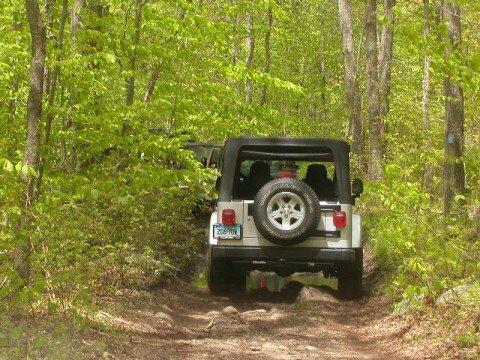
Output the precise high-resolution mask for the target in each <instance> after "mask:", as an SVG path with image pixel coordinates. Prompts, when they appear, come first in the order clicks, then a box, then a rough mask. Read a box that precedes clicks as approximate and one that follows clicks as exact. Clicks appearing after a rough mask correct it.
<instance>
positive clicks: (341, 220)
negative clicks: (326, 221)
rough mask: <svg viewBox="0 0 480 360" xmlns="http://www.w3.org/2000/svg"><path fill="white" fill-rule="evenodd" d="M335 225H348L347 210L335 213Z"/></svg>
mask: <svg viewBox="0 0 480 360" xmlns="http://www.w3.org/2000/svg"><path fill="white" fill-rule="evenodd" d="M333 225H335V227H337V228H344V227H345V226H347V214H346V213H345V211H335V212H334V213H333Z"/></svg>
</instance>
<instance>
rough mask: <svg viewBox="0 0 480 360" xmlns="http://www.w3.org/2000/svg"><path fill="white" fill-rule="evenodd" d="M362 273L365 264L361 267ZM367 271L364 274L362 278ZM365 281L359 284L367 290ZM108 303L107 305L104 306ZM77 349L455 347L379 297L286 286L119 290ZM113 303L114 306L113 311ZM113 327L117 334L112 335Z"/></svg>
mask: <svg viewBox="0 0 480 360" xmlns="http://www.w3.org/2000/svg"><path fill="white" fill-rule="evenodd" d="M367 267H368V264H367ZM369 271H370V270H369V269H367V274H368V272H369ZM369 281H371V279H366V282H367V285H368V282H369ZM109 304H110V305H109ZM105 305H106V307H107V308H111V309H115V308H117V309H118V311H115V310H113V311H112V312H107V311H105V312H99V313H97V315H96V317H95V318H96V321H97V322H100V323H103V324H105V325H106V328H107V329H109V330H96V331H88V332H87V333H85V334H84V335H85V338H84V340H82V341H83V344H85V345H87V346H88V345H89V344H91V343H93V342H99V341H100V342H101V343H103V344H105V346H104V348H103V349H102V351H101V352H99V351H97V352H95V353H91V355H90V356H92V357H103V358H112V359H114V358H115V359H229V358H234V359H452V358H462V359H463V358H472V359H473V358H478V357H477V356H479V353H478V349H476V350H475V349H469V350H468V351H466V350H462V349H459V348H458V347H457V346H456V345H455V343H453V342H452V341H448V340H445V339H446V338H447V337H446V336H445V334H444V333H443V332H442V331H443V330H442V329H441V327H438V326H435V324H433V323H431V320H428V319H429V318H428V317H424V316H423V317H420V316H419V315H415V314H411V315H408V316H404V315H392V311H391V310H392V308H391V303H390V302H389V300H388V298H387V297H386V296H385V295H381V294H378V293H377V294H374V295H372V294H366V296H365V297H364V298H363V299H362V300H359V301H341V300H339V299H338V297H337V296H336V292H335V291H334V290H332V289H330V288H327V287H314V286H302V285H301V284H299V283H297V282H293V283H290V284H288V286H286V288H284V290H282V291H281V292H279V293H270V292H268V291H267V290H266V289H260V290H256V291H253V292H251V293H250V294H248V295H246V296H243V297H239V296H234V297H231V298H228V297H214V296H211V295H210V294H208V292H207V291H206V289H200V288H195V287H192V286H191V285H189V284H185V283H179V284H176V285H175V286H172V287H170V288H167V289H159V290H156V291H152V292H136V291H119V292H118V293H117V294H116V296H115V297H114V298H110V299H109V300H108V301H106V303H105ZM112 305H113V306H112ZM111 329H117V330H118V331H112V330H111Z"/></svg>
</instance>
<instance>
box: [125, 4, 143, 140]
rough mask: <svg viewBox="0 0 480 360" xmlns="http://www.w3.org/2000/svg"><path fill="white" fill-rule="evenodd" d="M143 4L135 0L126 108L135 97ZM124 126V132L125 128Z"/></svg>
mask: <svg viewBox="0 0 480 360" xmlns="http://www.w3.org/2000/svg"><path fill="white" fill-rule="evenodd" d="M144 4H145V2H144V0H135V19H134V30H133V35H132V46H133V49H132V51H131V54H130V66H129V71H130V75H129V76H128V77H127V79H126V94H125V103H126V105H127V106H131V105H132V104H133V99H134V97H135V71H136V67H137V48H138V45H139V44H140V28H141V25H142V7H143V5H144ZM126 126H127V125H126V124H124V132H125V130H126V129H125V127H126Z"/></svg>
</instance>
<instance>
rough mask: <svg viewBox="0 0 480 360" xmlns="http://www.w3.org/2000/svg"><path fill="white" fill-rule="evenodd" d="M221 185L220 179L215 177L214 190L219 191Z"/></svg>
mask: <svg viewBox="0 0 480 360" xmlns="http://www.w3.org/2000/svg"><path fill="white" fill-rule="evenodd" d="M221 183H222V177H221V176H219V177H217V180H216V181H215V189H217V191H220V184H221Z"/></svg>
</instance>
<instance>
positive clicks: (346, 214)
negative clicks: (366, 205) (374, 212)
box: [207, 138, 363, 299]
mask: <svg viewBox="0 0 480 360" xmlns="http://www.w3.org/2000/svg"><path fill="white" fill-rule="evenodd" d="M349 150H350V148H349V145H348V144H347V143H346V142H344V141H340V140H328V139H300V138H235V139H229V140H227V141H226V143H225V146H224V148H223V150H222V156H221V159H220V161H219V164H218V165H219V169H220V170H221V176H220V177H219V178H218V180H217V190H218V191H219V197H218V202H217V206H216V210H215V211H214V212H213V213H212V215H211V218H210V229H209V250H208V254H207V256H208V259H207V279H208V287H209V289H210V291H211V293H213V294H219V295H220V294H226V293H227V292H229V291H237V292H239V291H240V292H241V291H244V290H245V285H246V275H247V274H248V272H250V271H252V270H260V271H272V272H275V273H277V274H278V275H279V276H289V275H291V274H293V273H296V272H320V271H321V272H322V273H323V275H324V276H326V277H333V276H334V277H337V278H338V293H339V295H340V297H342V298H345V299H353V298H358V297H359V296H360V295H361V290H362V267H363V249H362V234H361V223H360V216H359V215H357V214H353V212H352V207H353V205H354V203H355V198H357V197H358V196H360V194H361V193H362V192H363V184H362V181H361V180H359V179H355V180H354V181H353V183H352V184H350V170H349Z"/></svg>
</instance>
